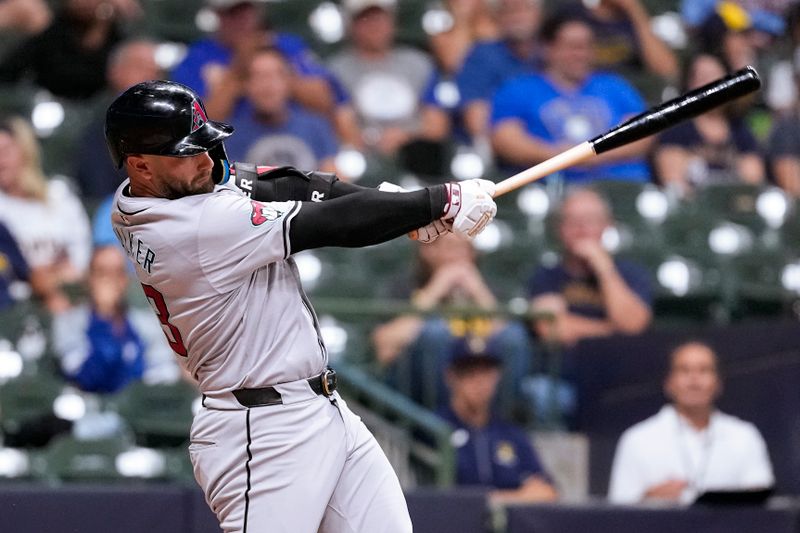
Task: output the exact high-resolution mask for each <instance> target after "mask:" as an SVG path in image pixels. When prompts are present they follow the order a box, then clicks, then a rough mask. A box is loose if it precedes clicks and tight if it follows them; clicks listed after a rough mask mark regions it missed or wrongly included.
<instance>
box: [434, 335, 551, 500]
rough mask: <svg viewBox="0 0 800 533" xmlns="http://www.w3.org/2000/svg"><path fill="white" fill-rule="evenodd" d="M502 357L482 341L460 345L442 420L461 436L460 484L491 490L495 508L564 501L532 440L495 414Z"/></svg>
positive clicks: (455, 349) (451, 369)
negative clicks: (508, 505)
mask: <svg viewBox="0 0 800 533" xmlns="http://www.w3.org/2000/svg"><path fill="white" fill-rule="evenodd" d="M502 361H503V360H502V357H501V355H500V354H498V353H495V352H494V351H493V350H492V349H491V348H490V347H489V346H488V345H487V344H486V341H485V339H483V338H480V337H464V338H461V339H459V340H458V341H456V342H455V344H454V346H453V348H452V352H451V354H450V359H449V364H448V368H447V371H446V376H445V380H446V382H447V386H448V388H449V389H450V402H449V405H447V406H446V407H445V408H443V409H441V410H440V411H439V414H440V415H441V416H442V418H444V419H445V420H446V421H448V422H450V423H451V424H452V425H453V427H454V428H455V430H454V431H453V433H452V436H451V438H450V440H451V443H452V444H453V446H454V447H455V448H456V483H457V484H458V485H479V486H485V487H489V488H490V489H491V491H490V493H489V499H490V501H491V502H493V503H500V502H512V501H516V502H526V501H527V502H531V501H553V500H556V499H557V498H558V492H557V491H556V489H555V487H554V486H553V483H552V482H551V481H550V478H549V476H548V474H547V473H546V472H545V470H544V468H543V467H542V464H541V462H540V461H539V458H538V457H537V455H536V451H535V450H534V449H533V446H532V445H531V443H530V440H529V438H528V436H527V435H526V434H525V433H524V432H523V431H522V429H520V428H519V427H517V426H515V425H513V424H510V423H508V422H506V421H503V420H501V419H500V418H499V417H497V415H496V414H495V413H494V412H493V410H492V401H493V399H494V397H495V393H496V392H497V385H498V383H499V382H500V376H501V373H502V366H503V362H502Z"/></svg>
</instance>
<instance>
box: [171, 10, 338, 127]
mask: <svg viewBox="0 0 800 533" xmlns="http://www.w3.org/2000/svg"><path fill="white" fill-rule="evenodd" d="M206 4H207V5H208V7H210V8H212V9H213V10H214V12H215V13H216V14H217V16H218V18H219V27H218V29H217V31H216V32H215V33H214V34H213V35H212V36H209V37H206V38H203V39H200V40H198V41H196V42H194V43H192V44H191V45H190V46H189V50H188V52H187V54H186V57H185V58H184V59H183V61H182V62H181V63H180V64H178V66H177V67H175V69H174V70H173V71H172V73H171V78H172V80H173V81H176V82H178V83H182V84H184V85H187V86H189V87H191V88H192V89H193V90H195V91H196V92H197V93H198V94H200V96H202V97H203V99H204V101H205V105H206V111H207V113H208V115H209V116H210V117H225V116H228V115H229V114H230V113H231V112H232V111H233V110H234V109H236V107H237V106H238V105H240V104H241V102H240V101H239V100H237V99H236V95H237V92H238V86H239V84H240V82H241V81H240V80H241V77H242V69H243V68H246V65H247V64H248V63H249V58H250V56H251V54H252V53H253V51H254V50H257V49H258V48H261V47H263V46H268V45H269V46H274V47H275V48H277V49H279V50H280V51H281V52H282V53H283V54H284V55H285V56H286V58H287V59H288V61H289V63H290V64H291V66H292V69H293V70H294V72H295V73H296V74H297V76H296V78H295V79H294V80H293V83H292V97H293V98H294V99H295V100H297V102H298V103H300V104H301V105H303V106H306V107H308V108H310V109H315V110H317V111H320V112H329V111H331V110H332V109H333V105H334V99H335V94H334V92H333V90H332V87H331V82H330V81H331V80H330V79H331V77H332V76H331V75H330V73H329V72H328V71H327V70H325V68H324V67H322V65H320V63H319V62H318V61H317V58H316V57H315V55H314V53H313V52H312V51H311V50H310V49H309V48H308V46H307V45H306V44H305V42H303V40H302V39H301V38H300V37H298V36H296V35H292V34H289V33H285V32H278V31H272V30H268V29H267V27H266V24H265V22H264V20H265V16H264V13H263V12H262V9H261V7H262V6H259V5H256V2H255V0H206Z"/></svg>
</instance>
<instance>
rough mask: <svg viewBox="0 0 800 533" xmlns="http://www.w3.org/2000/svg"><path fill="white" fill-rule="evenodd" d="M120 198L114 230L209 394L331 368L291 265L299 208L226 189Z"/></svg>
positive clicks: (171, 336) (174, 346) (171, 335)
mask: <svg viewBox="0 0 800 533" xmlns="http://www.w3.org/2000/svg"><path fill="white" fill-rule="evenodd" d="M127 186H128V181H126V182H125V183H123V184H122V185H121V186H120V188H119V190H118V191H117V195H116V201H115V209H114V212H113V215H112V221H113V227H114V232H115V233H116V235H117V237H118V238H119V240H120V242H121V243H122V245H123V247H124V248H125V250H126V251H127V253H128V255H129V257H130V258H131V259H132V260H133V261H134V263H135V264H136V273H137V276H138V278H139V280H140V281H141V282H142V286H143V287H144V291H145V294H146V295H147V297H148V299H149V300H150V303H151V304H152V305H153V308H154V309H155V311H156V314H157V315H158V318H159V320H160V321H161V324H162V327H163V328H164V331H165V333H166V335H167V338H168V340H169V342H170V345H171V347H172V349H173V350H174V351H175V353H177V354H178V355H180V356H183V357H186V358H187V361H186V362H187V368H188V370H189V371H190V372H191V374H192V375H193V376H194V377H195V378H196V379H197V381H198V383H199V385H200V390H201V391H203V392H204V393H206V394H214V393H218V392H228V391H231V390H234V389H239V388H255V387H261V386H265V385H271V384H275V383H283V382H287V381H294V380H298V379H303V378H307V377H309V376H314V375H318V374H319V373H320V372H322V371H323V370H324V369H325V368H326V366H327V363H328V358H327V353H326V351H325V346H324V344H323V342H322V337H321V335H320V332H319V327H318V323H317V317H316V315H315V314H314V311H313V310H312V308H311V306H310V305H309V304H308V301H307V299H306V295H305V294H304V293H303V290H302V288H301V286H300V281H299V275H298V272H297V267H296V266H295V263H294V261H293V260H292V259H291V257H289V256H290V254H291V251H292V250H291V243H290V242H289V228H290V225H291V221H292V218H293V217H294V216H295V215H296V214H297V212H298V211H299V209H301V206H302V204H301V203H298V202H275V203H268V204H264V203H259V202H255V201H252V200H249V199H248V198H246V197H244V196H242V195H241V194H240V193H238V192H235V191H233V190H230V189H227V188H225V187H217V188H216V190H215V191H214V192H212V193H209V194H199V195H193V196H185V197H183V198H179V199H176V200H167V199H164V198H150V197H131V196H127V195H124V194H121V192H122V191H123V189H125V188H126V187H127Z"/></svg>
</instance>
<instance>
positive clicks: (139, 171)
mask: <svg viewBox="0 0 800 533" xmlns="http://www.w3.org/2000/svg"><path fill="white" fill-rule="evenodd" d="M125 165H126V168H127V170H128V174H134V173H135V174H136V175H137V176H138V177H142V178H145V179H150V178H152V177H153V172H152V170H151V169H150V164H149V162H148V161H147V159H145V158H144V157H142V156H141V155H137V154H130V155H128V156H127V157H126V158H125Z"/></svg>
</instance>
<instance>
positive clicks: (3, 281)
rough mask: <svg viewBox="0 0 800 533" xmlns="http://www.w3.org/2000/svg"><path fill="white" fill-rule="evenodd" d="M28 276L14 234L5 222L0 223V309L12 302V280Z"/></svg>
mask: <svg viewBox="0 0 800 533" xmlns="http://www.w3.org/2000/svg"><path fill="white" fill-rule="evenodd" d="M29 278H30V268H29V267H28V263H27V262H26V261H25V258H24V257H22V252H21V251H20V249H19V246H17V241H15V240H14V236H13V235H11V233H10V232H9V231H8V228H7V227H6V226H5V224H3V223H0V310H2V309H6V308H8V307H11V306H12V305H13V304H14V300H15V298H14V296H13V295H12V293H11V286H12V284H13V283H14V282H18V281H23V282H26V281H28V279H29Z"/></svg>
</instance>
